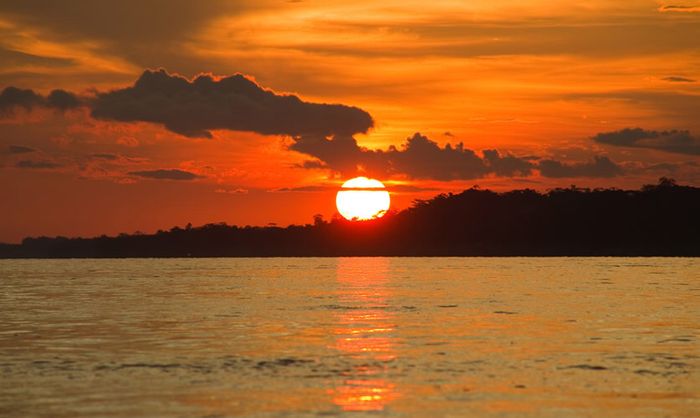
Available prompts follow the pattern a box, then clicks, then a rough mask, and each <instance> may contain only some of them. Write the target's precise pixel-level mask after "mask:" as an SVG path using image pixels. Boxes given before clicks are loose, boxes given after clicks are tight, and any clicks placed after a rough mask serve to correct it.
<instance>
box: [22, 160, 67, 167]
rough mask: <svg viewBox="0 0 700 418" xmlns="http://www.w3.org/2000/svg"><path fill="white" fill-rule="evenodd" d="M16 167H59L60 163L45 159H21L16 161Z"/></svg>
mask: <svg viewBox="0 0 700 418" xmlns="http://www.w3.org/2000/svg"><path fill="white" fill-rule="evenodd" d="M15 167H17V168H28V169H43V168H58V167H61V165H60V164H57V163H54V162H51V161H46V160H39V161H33V160H22V161H18V162H17V164H16V165H15Z"/></svg>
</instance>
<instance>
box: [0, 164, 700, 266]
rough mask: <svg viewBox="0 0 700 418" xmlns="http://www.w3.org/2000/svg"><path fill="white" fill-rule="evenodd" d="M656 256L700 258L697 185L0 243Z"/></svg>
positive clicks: (133, 250)
mask: <svg viewBox="0 0 700 418" xmlns="http://www.w3.org/2000/svg"><path fill="white" fill-rule="evenodd" d="M653 255H658V256H698V255H700V188H696V187H691V186H680V185H677V184H676V182H675V181H674V180H672V179H667V178H662V179H660V181H659V183H658V184H656V185H647V186H644V187H642V188H641V189H640V190H620V189H594V190H591V189H582V188H577V187H575V186H571V187H570V188H558V189H553V190H550V191H548V192H546V193H539V192H537V191H534V190H530V189H524V190H513V191H510V192H504V193H496V192H493V191H491V190H481V189H479V188H478V187H474V188H471V189H468V190H465V191H463V192H462V193H459V194H452V193H450V194H440V195H438V196H436V197H434V198H432V199H430V200H416V201H414V202H413V205H412V206H411V207H409V208H408V209H405V210H403V211H400V212H392V213H388V214H387V215H386V216H384V217H382V218H379V219H374V220H370V221H362V222H351V221H347V220H344V219H342V218H339V217H334V218H333V219H332V220H331V221H325V220H324V219H323V218H322V217H321V216H320V215H316V216H315V217H314V222H313V224H308V225H290V226H288V227H286V228H283V227H276V226H268V227H251V226H246V227H239V226H229V225H226V224H224V223H216V224H207V225H203V226H200V227H192V226H191V225H188V226H186V227H184V228H180V227H174V228H172V229H170V230H168V231H158V232H157V233H155V234H140V233H136V234H120V235H118V236H115V237H108V236H100V237H95V238H66V237H55V238H50V237H39V238H26V239H24V240H23V241H22V243H21V244H0V257H3V258H68V257H76V258H80V257H270V256H653Z"/></svg>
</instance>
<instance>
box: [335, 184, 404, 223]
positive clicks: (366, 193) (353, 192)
mask: <svg viewBox="0 0 700 418" xmlns="http://www.w3.org/2000/svg"><path fill="white" fill-rule="evenodd" d="M390 203H391V198H390V197H389V192H388V191H387V190H386V188H384V185H383V184H382V182H381V181H379V180H375V179H368V178H367V177H355V178H354V179H350V180H348V181H346V182H345V183H343V185H342V186H341V188H340V190H339V191H338V194H337V195H336V197H335V205H336V206H337V207H338V212H340V214H341V215H343V217H344V218H345V219H348V220H351V221H366V220H369V219H375V218H381V217H382V216H384V214H385V213H386V211H387V210H389V205H390Z"/></svg>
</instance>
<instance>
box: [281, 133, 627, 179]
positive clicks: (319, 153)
mask: <svg viewBox="0 0 700 418" xmlns="http://www.w3.org/2000/svg"><path fill="white" fill-rule="evenodd" d="M291 149H293V150H296V151H300V152H304V153H306V154H308V155H311V156H314V157H316V158H317V160H312V161H306V162H304V163H303V164H302V167H304V168H316V169H318V168H324V169H330V170H333V171H336V172H339V173H341V174H342V175H343V176H345V177H350V176H354V175H357V174H365V173H366V174H368V175H373V176H380V177H386V176H391V175H404V176H406V177H408V178H411V179H432V180H441V181H449V180H469V179H478V178H483V177H487V176H491V175H492V176H501V177H527V176H530V175H532V174H533V172H534V170H537V169H539V170H540V172H541V173H542V175H543V176H545V177H613V176H616V175H618V174H620V173H621V172H622V169H621V168H620V167H619V166H618V165H616V164H615V163H613V162H612V161H610V160H609V159H608V158H607V157H596V159H595V160H594V161H593V162H588V163H579V164H565V163H562V162H559V161H556V160H545V161H541V162H537V159H538V158H536V157H531V156H528V157H517V156H514V155H510V154H501V153H499V152H498V151H496V150H484V151H483V152H482V155H481V156H479V155H478V154H477V153H476V152H474V151H472V150H470V149H467V148H465V147H464V144H463V143H459V144H456V145H451V144H446V145H445V146H442V147H441V146H440V145H439V144H438V143H437V142H435V141H432V140H431V139H430V138H428V137H426V136H424V135H421V134H420V133H416V134H414V135H413V136H412V137H410V138H408V139H407V140H406V142H405V143H404V144H403V145H401V146H400V147H395V146H391V147H389V149H388V150H369V149H366V148H362V147H360V146H358V145H357V143H356V141H355V139H354V138H352V137H340V138H331V139H325V138H324V139H317V140H315V141H312V140H309V139H308V138H304V139H302V140H299V141H297V142H296V143H294V144H293V145H292V146H291Z"/></svg>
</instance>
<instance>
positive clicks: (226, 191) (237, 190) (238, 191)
mask: <svg viewBox="0 0 700 418" xmlns="http://www.w3.org/2000/svg"><path fill="white" fill-rule="evenodd" d="M248 192H249V190H248V189H244V188H242V187H238V188H235V189H216V190H214V193H221V194H248Z"/></svg>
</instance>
